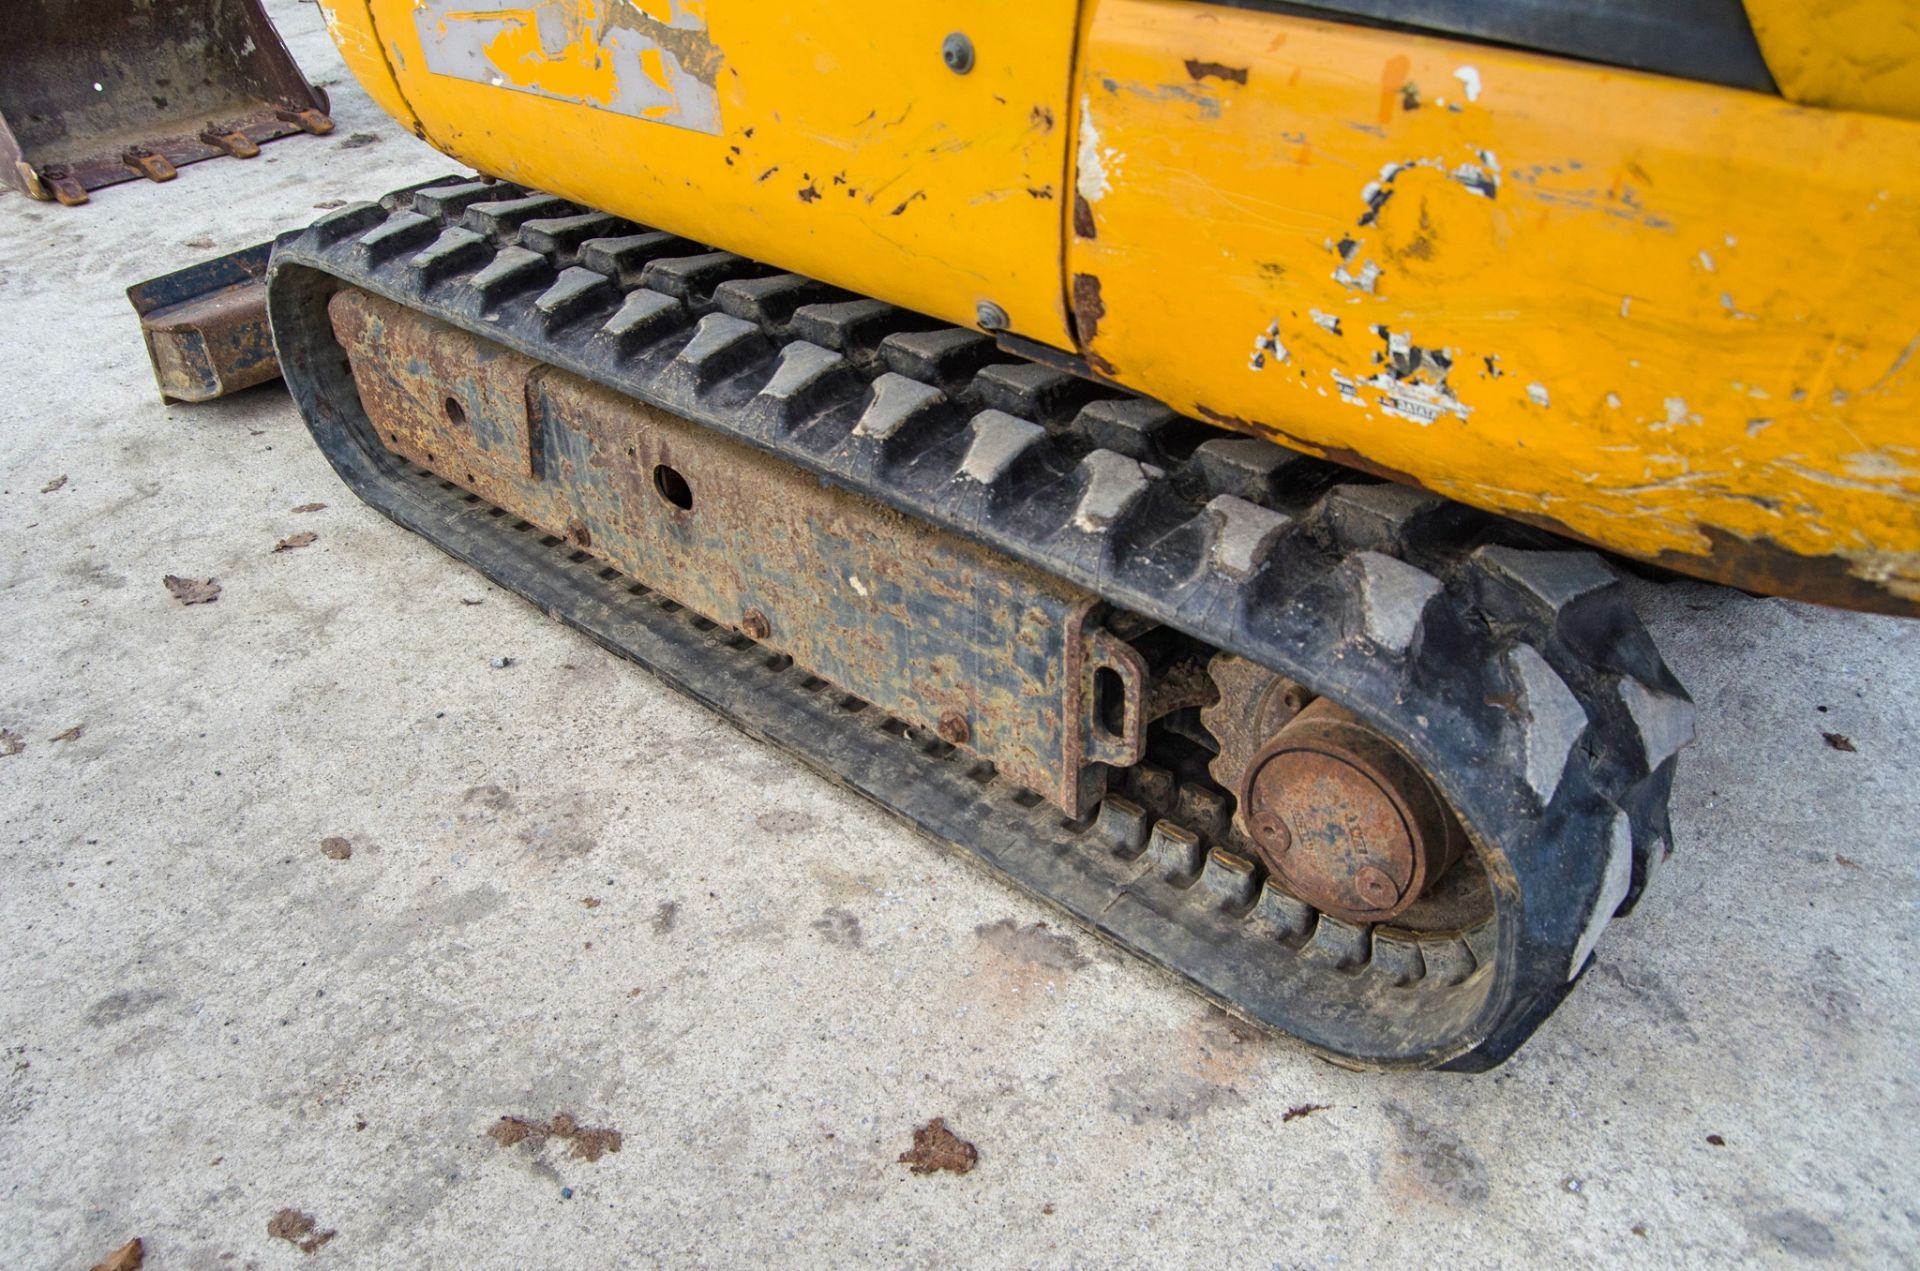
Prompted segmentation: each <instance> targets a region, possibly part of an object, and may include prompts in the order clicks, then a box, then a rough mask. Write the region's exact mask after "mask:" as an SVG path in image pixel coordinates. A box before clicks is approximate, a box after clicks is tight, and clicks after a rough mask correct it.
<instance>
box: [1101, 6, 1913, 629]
mask: <svg viewBox="0 0 1920 1271" xmlns="http://www.w3.org/2000/svg"><path fill="white" fill-rule="evenodd" d="M1076 101H1077V109H1076V117H1077V120H1076V127H1077V129H1078V135H1077V143H1076V144H1077V153H1078V169H1077V173H1076V188H1077V192H1078V195H1079V197H1081V198H1082V199H1084V200H1085V205H1084V210H1083V212H1082V213H1081V215H1080V216H1079V217H1076V218H1075V219H1076V222H1077V223H1078V224H1079V228H1080V229H1081V230H1083V231H1091V234H1088V233H1076V235H1075V236H1074V238H1073V240H1072V241H1071V243H1070V246H1069V250H1068V269H1069V272H1070V274H1071V275H1073V276H1074V278H1073V282H1074V294H1075V296H1076V303H1077V305H1078V307H1079V308H1080V310H1081V321H1080V335H1081V338H1082V339H1083V340H1084V341H1085V342H1086V348H1087V352H1088V356H1089V359H1090V360H1091V361H1093V362H1094V364H1095V365H1096V366H1098V367H1101V368H1103V373H1105V374H1107V375H1109V376H1111V377H1112V378H1114V379H1117V380H1119V381H1121V382H1123V383H1127V384H1130V385H1135V386H1138V387H1140V388H1143V389H1144V390H1146V391H1148V392H1151V393H1153V394H1155V395H1156V396H1159V397H1161V398H1162V399H1164V400H1165V401H1167V402H1168V404H1170V405H1172V406H1174V407H1176V408H1178V409H1181V410H1185V411H1190V412H1193V413H1196V414H1198V415H1200V416H1201V417H1203V418H1210V419H1214V420H1216V421H1221V422H1227V423H1231V424H1233V425H1234V426H1236V427H1241V428H1245V429H1249V430H1254V431H1259V432H1264V433H1267V434H1269V435H1272V436H1274V437H1276V438H1277V439H1280V440H1283V441H1286V442H1287V443H1289V444H1294V445H1306V446H1308V447H1310V448H1313V449H1316V450H1319V451H1321V452H1323V453H1331V454H1335V455H1337V456H1341V457H1348V458H1352V457H1356V456H1360V457H1364V459H1365V461H1367V462H1368V463H1369V464H1370V465H1372V466H1374V467H1377V468H1379V469H1382V470H1386V471H1390V472H1392V473H1394V474H1396V475H1400V476H1402V477H1404V478H1406V479H1410V480H1413V481H1416V482H1418V483H1420V484H1423V485H1426V486H1428V487H1430V488H1432V489H1434V490H1437V491H1440V492H1441V493H1444V494H1447V495H1450V496H1452V497H1454V498H1458V499H1461V500H1464V501H1466V502H1468V503H1473V504H1476V505H1478V506H1481V507H1486V508H1491V509H1494V510H1496V511H1502V512H1508V513H1514V514H1518V515H1521V516H1523V517H1529V518H1533V519H1536V520H1541V521H1544V522H1548V523H1552V524H1554V525H1557V526H1561V527H1564V528H1566V529H1568V530H1571V531H1572V532H1573V533H1575V534H1578V535H1581V536H1584V537H1586V538H1589V539H1591V540H1593V541H1595V542H1598V543H1602V544H1605V545H1607V546H1610V547H1614V548H1616V549H1619V550H1622V551H1625V552H1629V553H1632V554H1634V555H1638V556H1641V557H1644V558H1647V559H1651V560H1661V561H1663V562H1665V563H1669V564H1673V565H1675V566H1677V567H1680V568H1689V569H1694V570H1697V571H1699V572H1703V573H1707V574H1709V575H1717V576H1722V577H1728V576H1736V575H1737V576H1740V577H1741V578H1742V580H1743V581H1747V582H1748V583H1749V585H1756V586H1767V587H1769V589H1772V588H1773V587H1778V586H1781V579H1779V578H1774V579H1772V580H1771V582H1769V579H1768V575H1769V574H1776V575H1777V574H1781V573H1783V572H1784V573H1793V572H1796V571H1798V572H1811V571H1810V570H1809V568H1808V567H1806V566H1803V565H1801V564H1800V563H1799V562H1796V561H1794V560H1793V558H1792V556H1787V555H1785V553H1792V554H1793V555H1795V556H1800V557H1827V558H1838V559H1837V560H1827V561H1825V562H1823V563H1821V564H1818V565H1816V566H1813V567H1812V569H1813V570H1824V571H1825V572H1826V574H1827V575H1828V576H1827V577H1826V578H1825V579H1824V580H1823V582H1822V585H1821V586H1819V587H1814V588H1806V587H1801V586H1798V585H1795V586H1791V587H1788V588H1786V589H1788V590H1796V591H1810V592H1811V593H1812V594H1818V595H1821V596H1822V597H1823V598H1826V599H1833V600H1840V601H1846V602H1849V603H1868V602H1867V598H1866V597H1865V596H1864V595H1863V594H1861V593H1862V592H1864V591H1865V590H1870V589H1871V588H1873V587H1884V588H1886V589H1887V590H1889V591H1891V592H1892V593H1894V596H1895V597H1898V598H1900V599H1902V600H1904V601H1905V602H1907V603H1908V604H1911V603H1912V602H1914V601H1916V600H1920V356H1915V354H1916V351H1920V286H1916V285H1915V280H1914V276H1913V267H1912V259H1913V252H1914V249H1915V248H1916V246H1920V125H1916V124H1913V123H1910V122H1907V121H1904V120H1898V119H1887V118H1879V117H1873V116H1865V115H1850V114H1844V113H1840V112H1833V111H1820V110H1812V109H1806V108H1802V107H1796V106H1792V105H1790V104H1788V103H1785V102H1782V101H1779V100H1777V99H1775V98H1771V97H1766V96H1762V95H1760V94H1755V93H1746V92H1737V91H1731V90H1726V89H1718V88H1711V87H1707V86H1703V85H1697V84H1690V83H1685V82H1681V81H1677V80H1669V79H1661V78H1656V77H1652V76H1646V75H1637V74H1631V73H1625V72H1610V71H1605V70H1599V69H1596V68H1594V67H1592V66H1587V65H1582V64H1578V63H1573V62H1564V61H1559V60H1556V59H1552V58H1546V57H1539V56H1533V55H1528V54H1524V53H1516V52H1511V51H1507V50H1503V49H1497V48H1491V47H1486V46H1471V45H1465V44H1459V43H1454V42H1450V41H1442V40H1434V39H1425V38H1418V37H1413V36H1408V35H1404V34H1400V33H1395V32H1387V31H1379V30H1367V29H1362V28H1357V27H1342V26H1334V25H1328V24H1322V23H1317V22H1311V21H1304V20H1299V19H1290V18H1283V17H1276V16H1271V15H1264V14H1259V13H1253V12H1247V11H1243V10H1238V9H1230V8H1215V7H1209V6H1201V5H1192V4H1176V3H1165V2H1163V0H1099V2H1098V3H1097V4H1096V5H1095V7H1094V10H1093V17H1092V20H1091V22H1090V24H1089V25H1088V27H1087V30H1086V33H1085V38H1084V40H1083V44H1082V47H1081V53H1080V73H1079V80H1078V85H1077V92H1076ZM1781 549H1784V552H1783V551H1782V550H1781ZM1710 552H1711V553H1715V554H1716V556H1717V557H1718V558H1719V559H1718V560H1716V561H1709V560H1707V559H1706V556H1707V554H1708V553H1710ZM1729 563H1735V564H1739V565H1740V569H1738V570H1729V569H1728V568H1726V567H1725V566H1726V565H1727V564H1729ZM1891 607H1895V608H1898V607H1901V606H1900V604H1899V602H1898V601H1894V602H1892V606H1891Z"/></svg>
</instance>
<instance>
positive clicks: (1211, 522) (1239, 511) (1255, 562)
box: [1201, 494, 1293, 581]
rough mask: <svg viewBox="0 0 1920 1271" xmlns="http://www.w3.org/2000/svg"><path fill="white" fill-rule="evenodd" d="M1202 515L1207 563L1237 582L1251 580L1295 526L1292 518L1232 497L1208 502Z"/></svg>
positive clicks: (1228, 495)
mask: <svg viewBox="0 0 1920 1271" xmlns="http://www.w3.org/2000/svg"><path fill="white" fill-rule="evenodd" d="M1201 515H1203V516H1205V517H1206V518H1207V522H1208V540H1207V541H1208V547H1207V560H1208V562H1209V564H1210V565H1211V566H1212V567H1213V569H1214V570H1215V572H1217V573H1220V574H1224V575H1225V576H1226V577H1228V578H1230V579H1233V580H1235V581H1241V580H1245V579H1247V578H1251V577H1252V576H1253V575H1254V574H1255V573H1257V572H1259V569H1260V567H1261V566H1262V565H1263V564H1265V563H1266V561H1267V558H1268V557H1269V556H1270V555H1271V554H1272V552H1273V549H1274V547H1275V545H1276V544H1278V543H1279V541H1280V540H1281V538H1282V537H1284V536H1285V535H1286V533H1287V531H1288V530H1289V529H1291V528H1292V527H1293V518H1292V517H1289V516H1287V515H1286V514H1285V513H1282V512H1275V511H1274V510H1273V509H1271V508H1263V507H1261V506H1260V505H1259V504H1257V503H1249V502H1247V501H1246V500H1245V499H1241V498H1236V497H1234V496H1233V495H1231V494H1221V495H1216V496H1214V497H1213V498H1212V499H1210V500H1208V502H1207V506H1206V510H1205V511H1204V512H1202V513H1201Z"/></svg>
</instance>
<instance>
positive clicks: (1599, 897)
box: [1567, 812, 1633, 980]
mask: <svg viewBox="0 0 1920 1271" xmlns="http://www.w3.org/2000/svg"><path fill="white" fill-rule="evenodd" d="M1607 842H1608V847H1607V868H1606V873H1605V874H1604V875H1603V876H1602V877H1601V880H1600V890H1599V892H1598V893H1597V894H1596V895H1595V896H1594V898H1593V906H1592V908H1591V909H1589V910H1588V912H1587V921H1586V925H1585V927H1583V928H1582V929H1581V932H1580V939H1579V941H1578V942H1576V943H1575V945H1574V946H1573V957H1572V959H1571V960H1570V961H1569V962H1568V964H1567V978H1568V979H1569V980H1571V979H1573V978H1574V977H1576V976H1578V975H1579V974H1580V970H1581V968H1582V967H1584V966H1586V964H1587V959H1588V958H1589V957H1591V956H1592V954H1593V949H1594V946H1595V945H1597V944H1598V943H1600V936H1601V934H1602V933H1603V932H1605V931H1606V929H1607V924H1608V923H1610V922H1612V921H1613V916H1614V914H1615V913H1617V912H1618V911H1619V909H1620V906H1621V905H1622V904H1624V903H1626V899H1627V892H1628V891H1629V890H1630V889H1631V888H1632V886H1633V826H1632V824H1631V823H1630V822H1629V821H1628V820H1627V816H1626V814H1625V813H1624V812H1620V813H1615V814H1614V818H1613V825H1612V827H1611V828H1610V830H1609V832H1608V835H1607Z"/></svg>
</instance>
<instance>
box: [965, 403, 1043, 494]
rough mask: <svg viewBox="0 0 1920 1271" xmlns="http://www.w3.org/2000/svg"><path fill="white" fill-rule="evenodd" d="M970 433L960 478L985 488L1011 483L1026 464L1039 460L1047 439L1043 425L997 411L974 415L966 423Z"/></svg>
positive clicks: (985, 411) (984, 411)
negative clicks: (1009, 481)
mask: <svg viewBox="0 0 1920 1271" xmlns="http://www.w3.org/2000/svg"><path fill="white" fill-rule="evenodd" d="M967 433H968V436H967V451H966V454H965V456H964V457H962V459H961V460H960V469H959V476H960V477H961V478H963V479H964V480H967V481H972V482H975V483H976V484H979V485H984V486H994V485H1000V484H1002V483H1003V482H1005V481H1007V480H1010V479H1011V478H1012V477H1013V476H1015V475H1016V474H1017V473H1018V472H1019V470H1020V468H1021V467H1022V466H1023V464H1024V463H1025V462H1027V461H1031V460H1033V459H1035V458H1037V457H1038V456H1037V452H1038V451H1040V449H1041V448H1042V447H1043V445H1044V443H1045V442H1046V439H1047V430H1046V429H1044V428H1042V427H1041V426H1040V425H1038V424H1036V423H1034V422H1032V421H1031V420H1026V419H1016V418H1014V417H1013V416H1012V415H1009V414H1007V413H1006V412H1005V411H998V410H983V411H981V412H980V413H979V414H977V415H975V416H974V417H973V418H972V419H971V420H969V421H968V423H967Z"/></svg>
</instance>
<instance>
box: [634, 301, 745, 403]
mask: <svg viewBox="0 0 1920 1271" xmlns="http://www.w3.org/2000/svg"><path fill="white" fill-rule="evenodd" d="M771 351H772V346H771V345H770V344H769V343H768V341H767V337H766V336H765V335H763V334H762V333H761V331H760V328H759V327H757V326H755V325H754V324H753V323H751V322H742V321H741V320H740V319H738V318H734V317H729V316H728V315H726V314H724V313H710V314H708V315H707V316H706V317H704V318H702V319H700V325H699V326H697V327H695V328H694V331H693V338H692V339H691V340H689V341H687V344H686V347H685V348H683V349H681V350H680V352H679V354H678V355H677V356H676V357H675V358H674V359H673V361H672V362H671V363H669V364H668V365H667V367H666V368H665V369H664V370H662V371H661V373H660V380H659V386H660V389H661V391H662V392H665V393H669V394H674V393H678V394H682V395H686V396H698V395H699V394H700V393H702V392H705V391H706V390H707V389H709V388H712V387H713V386H714V385H715V384H718V383H719V382H720V381H721V380H724V379H726V378H727V377H728V376H730V375H734V374H737V373H739V372H740V371H743V370H745V369H747V368H748V367H749V366H752V365H753V364H754V363H756V362H758V361H760V360H761V359H762V358H764V357H766V356H767V355H768V354H769V353H770V352H771Z"/></svg>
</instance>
